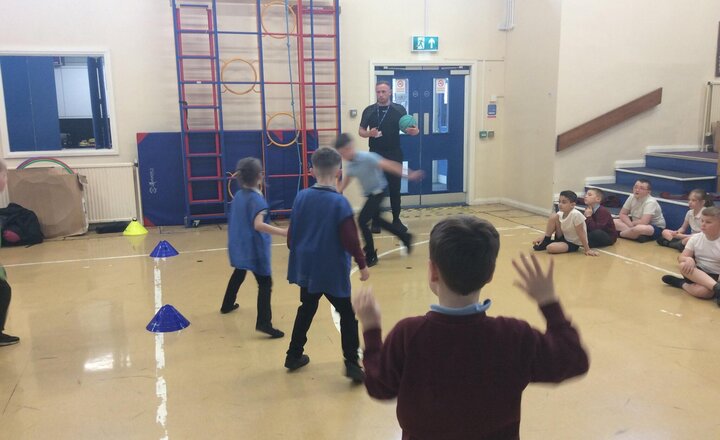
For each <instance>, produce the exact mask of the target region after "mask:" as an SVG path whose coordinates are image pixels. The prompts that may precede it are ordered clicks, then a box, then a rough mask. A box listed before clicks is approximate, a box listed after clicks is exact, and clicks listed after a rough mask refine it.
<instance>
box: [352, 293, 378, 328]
mask: <svg viewBox="0 0 720 440" xmlns="http://www.w3.org/2000/svg"><path fill="white" fill-rule="evenodd" d="M352 305H353V309H354V310H355V314H356V315H357V317H358V319H359V320H360V322H361V323H362V326H363V330H365V331H367V330H372V329H375V328H380V307H379V306H378V304H377V302H376V301H375V297H374V296H373V294H372V289H371V288H370V287H363V288H361V289H360V291H359V292H357V293H356V294H355V295H354V296H353V299H352Z"/></svg>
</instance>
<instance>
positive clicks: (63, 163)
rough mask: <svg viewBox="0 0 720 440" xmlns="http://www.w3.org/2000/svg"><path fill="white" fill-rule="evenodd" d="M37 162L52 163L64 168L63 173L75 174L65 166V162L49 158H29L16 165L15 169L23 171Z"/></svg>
mask: <svg viewBox="0 0 720 440" xmlns="http://www.w3.org/2000/svg"><path fill="white" fill-rule="evenodd" d="M38 162H49V163H52V164H55V165H59V166H60V167H61V168H64V169H65V171H67V172H68V174H75V171H73V170H72V168H70V167H69V166H68V164H66V163H65V162H63V161H61V160H58V159H53V158H51V157H31V158H30V159H28V160H26V161H25V162H23V163H21V164H20V165H18V166H17V168H16V169H18V170H23V169H25V168H27V167H28V166H30V165H33V164H36V163H38Z"/></svg>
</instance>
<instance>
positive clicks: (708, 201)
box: [688, 188, 715, 208]
mask: <svg viewBox="0 0 720 440" xmlns="http://www.w3.org/2000/svg"><path fill="white" fill-rule="evenodd" d="M693 194H696V195H697V196H698V198H699V199H700V200H702V201H703V206H705V207H706V208H709V207H711V206H715V202H714V201H713V199H712V197H710V194H708V193H707V191H705V190H704V189H702V188H695V189H694V190H692V191H690V195H689V196H688V198H689V197H690V196H692V195H693Z"/></svg>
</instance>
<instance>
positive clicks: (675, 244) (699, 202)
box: [657, 188, 714, 252]
mask: <svg viewBox="0 0 720 440" xmlns="http://www.w3.org/2000/svg"><path fill="white" fill-rule="evenodd" d="M713 205H714V204H713V200H712V199H711V198H710V196H709V195H708V193H707V192H705V190H704V189H700V188H698V189H694V190H692V191H690V195H689V196H688V207H689V208H690V209H689V210H688V212H687V214H685V221H683V224H682V226H680V228H678V230H677V231H675V230H672V229H663V231H662V237H660V238H658V239H657V243H658V244H659V245H660V246H667V247H671V248H673V249H677V250H679V251H680V252H682V251H683V249H685V245H686V244H687V242H688V240H690V236H691V235H692V234H697V233H698V232H700V221H701V219H702V210H703V207H705V208H709V207H710V206H713ZM688 226H689V227H690V233H689V234H685V231H686V230H687V228H688Z"/></svg>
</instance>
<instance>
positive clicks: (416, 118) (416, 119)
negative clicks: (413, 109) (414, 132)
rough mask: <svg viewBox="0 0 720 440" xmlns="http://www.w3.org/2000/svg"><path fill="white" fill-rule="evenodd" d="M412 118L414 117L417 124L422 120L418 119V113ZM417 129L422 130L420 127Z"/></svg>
mask: <svg viewBox="0 0 720 440" xmlns="http://www.w3.org/2000/svg"><path fill="white" fill-rule="evenodd" d="M412 116H413V119H415V122H420V120H419V119H418V114H417V113H413V115H412ZM417 128H420V127H417Z"/></svg>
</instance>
